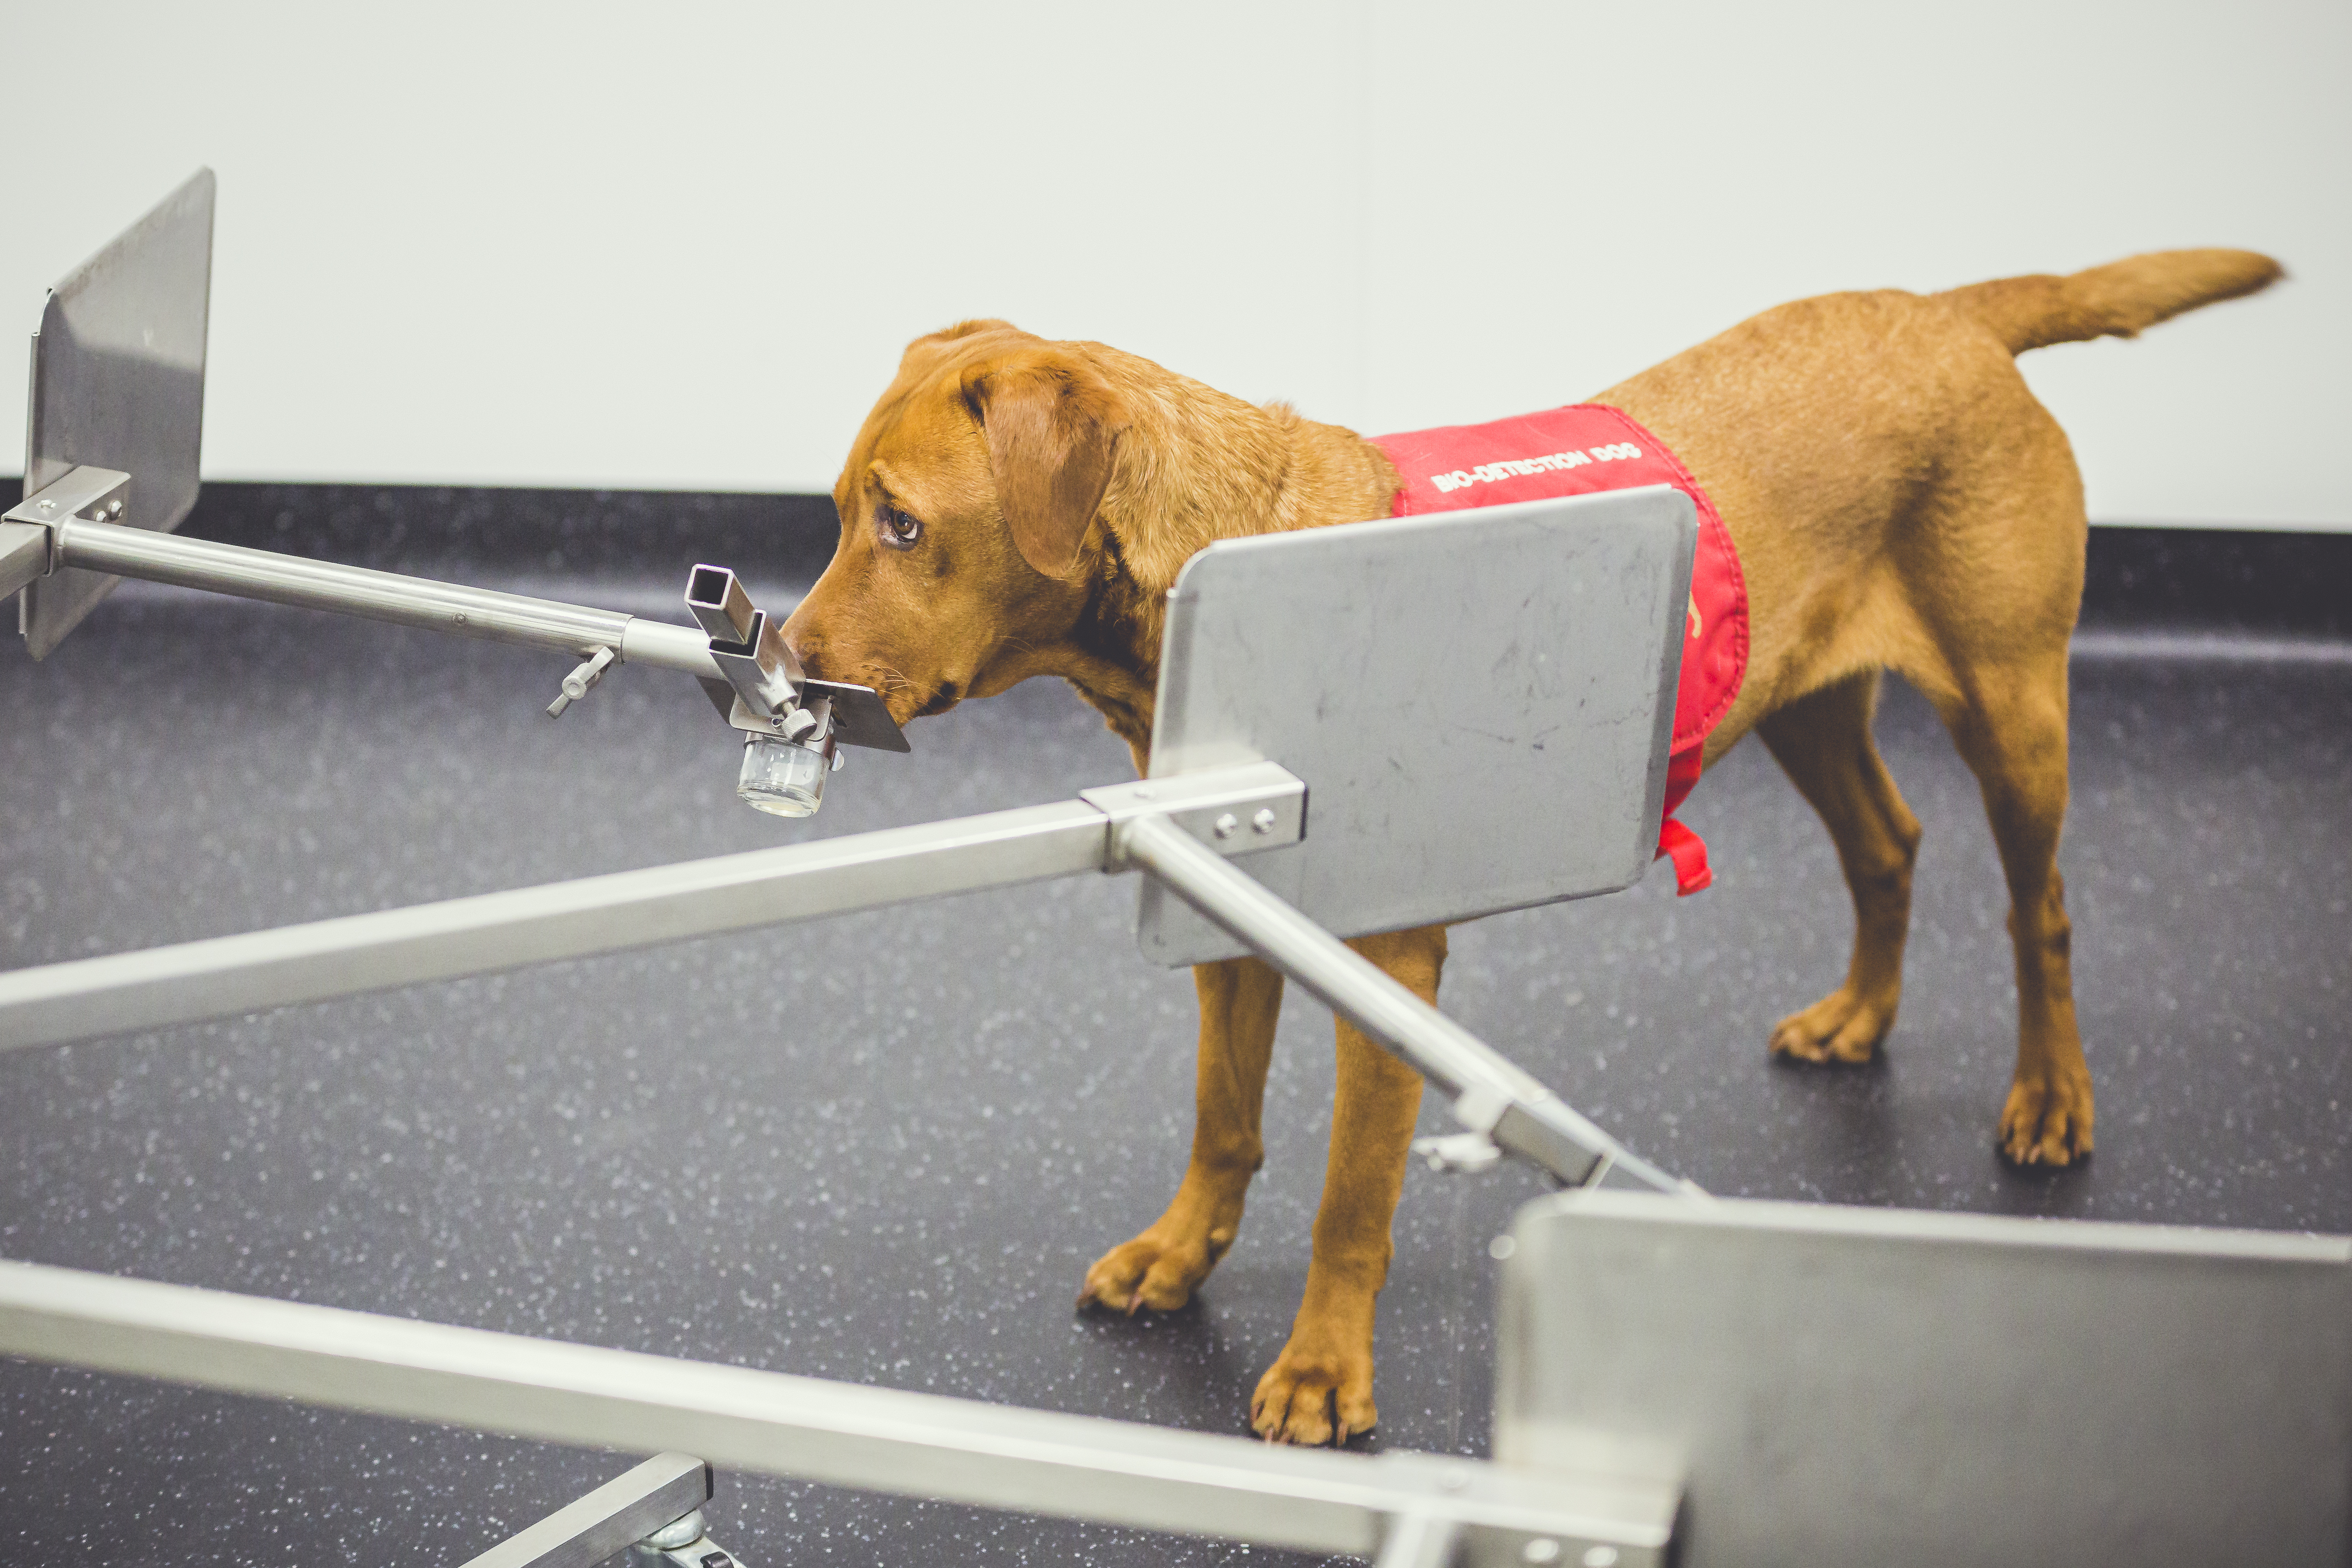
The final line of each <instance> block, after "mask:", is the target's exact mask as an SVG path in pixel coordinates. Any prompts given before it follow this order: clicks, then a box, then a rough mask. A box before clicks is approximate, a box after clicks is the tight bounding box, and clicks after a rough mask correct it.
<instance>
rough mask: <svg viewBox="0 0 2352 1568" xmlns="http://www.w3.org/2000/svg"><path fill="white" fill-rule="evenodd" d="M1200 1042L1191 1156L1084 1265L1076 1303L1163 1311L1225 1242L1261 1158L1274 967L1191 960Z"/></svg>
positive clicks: (1201, 1275) (1276, 1004) (1276, 1001)
mask: <svg viewBox="0 0 2352 1568" xmlns="http://www.w3.org/2000/svg"><path fill="white" fill-rule="evenodd" d="M1192 984H1193V986H1194V988H1195V989H1197V990H1198V991H1199V992H1200V996H1201V1049H1200V1060H1199V1064H1198V1067H1197V1070H1196V1071H1197V1076H1196V1078H1195V1081H1194V1085H1193V1119H1192V1162H1191V1164H1189V1165H1187V1166H1185V1167H1184V1180H1183V1183H1182V1184H1181V1186H1178V1187H1177V1189H1176V1197H1175V1198H1174V1199H1173V1200H1172V1201H1171V1202H1170V1204H1169V1205H1168V1212H1167V1213H1165V1214H1163V1215H1161V1216H1160V1218H1159V1219H1158V1220H1156V1221H1155V1222H1153V1224H1152V1226H1151V1228H1150V1229H1148V1230H1146V1231H1145V1232H1144V1233H1143V1234H1142V1235H1140V1236H1138V1237H1137V1238H1136V1239H1134V1240H1132V1241H1129V1242H1126V1243H1124V1244H1123V1245H1120V1246H1118V1247H1114V1248H1112V1249H1110V1250H1109V1251H1108V1252H1106V1253H1104V1254H1103V1255H1102V1257H1101V1258H1099V1259H1097V1260H1096V1262H1095V1266H1094V1267H1093V1268H1091V1269H1089V1270H1087V1282H1086V1288H1085V1289H1083V1290H1081V1291H1079V1292H1078V1305H1079V1306H1081V1307H1085V1306H1087V1305H1089V1304H1090V1303H1095V1302H1099V1303H1101V1304H1102V1305H1104V1306H1107V1307H1112V1308H1116V1309H1117V1310H1118V1311H1120V1312H1133V1311H1135V1309H1136V1308H1138V1307H1150V1308H1151V1309H1152V1310H1153V1311H1154V1312H1172V1311H1173V1310H1175V1309H1176V1308H1178V1307H1181V1306H1182V1305H1183V1304H1184V1303H1185V1302H1186V1301H1189V1300H1191V1299H1192V1287H1194V1286H1195V1285H1198V1284H1199V1283H1200V1282H1201V1281H1203V1280H1205V1279H1207V1278H1208V1277H1209V1270H1212V1269H1214V1268H1215V1267H1216V1266H1217V1260H1219V1259H1220V1258H1223V1256H1224V1255H1225V1249H1227V1248H1229V1247H1231V1246H1232V1245H1233V1244H1234V1234H1235V1233H1236V1232H1237V1231H1238V1230H1239V1229H1240V1228H1241V1222H1242V1199H1243V1197H1244V1195H1245V1194H1246V1193H1247V1192H1248V1190H1249V1184H1250V1177H1252V1176H1255V1175H1256V1174H1257V1168H1258V1166H1260V1165H1262V1164H1264V1163H1265V1139H1264V1138H1263V1137H1261V1136H1260V1135H1259V1131H1258V1128H1259V1123H1258V1114H1259V1111H1260V1109H1261V1107H1262V1106H1263V1104H1264V1103H1265V1068H1266V1062H1267V1061H1268V1060H1270V1059H1271V1058H1272V1056H1273V1054H1274V1026H1275V1021H1276V1018H1277V1017H1278V1016H1279V1015H1280V1013H1281V1011H1282V977H1281V976H1280V975H1278V974H1276V973H1275V971H1274V970H1273V969H1271V968H1269V967H1266V966H1265V964H1264V963H1262V962H1260V961H1259V960H1257V959H1255V958H1234V959H1229V960H1227V961H1226V962H1224V963H1222V964H1199V965H1195V966H1194V967H1193V969H1192Z"/></svg>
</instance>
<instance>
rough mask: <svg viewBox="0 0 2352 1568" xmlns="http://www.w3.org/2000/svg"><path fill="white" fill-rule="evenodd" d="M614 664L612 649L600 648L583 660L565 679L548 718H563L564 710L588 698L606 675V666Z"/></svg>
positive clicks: (549, 705) (549, 710)
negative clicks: (598, 681)
mask: <svg viewBox="0 0 2352 1568" xmlns="http://www.w3.org/2000/svg"><path fill="white" fill-rule="evenodd" d="M612 662H613V650H612V649H610V648H599V649H597V650H596V651H595V652H594V653H591V654H590V655H589V656H588V657H587V658H585V659H583V660H582V661H581V663H580V666H579V668H577V669H575V670H573V671H572V673H571V674H568V675H566V676H564V677H563V691H562V695H559V696H558V697H557V698H556V699H555V700H554V701H553V702H551V703H550V704H548V705H547V716H548V717H550V718H562V716H563V710H564V709H565V708H568V707H570V706H572V704H573V703H576V702H578V701H579V700H580V699H581V698H582V697H584V696H586V695H588V693H589V690H590V688H592V687H593V686H594V685H595V684H596V682H597V680H598V678H599V677H601V676H602V675H603V674H604V666H605V665H607V664H611V663H612Z"/></svg>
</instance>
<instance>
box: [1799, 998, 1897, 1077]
mask: <svg viewBox="0 0 2352 1568" xmlns="http://www.w3.org/2000/svg"><path fill="white" fill-rule="evenodd" d="M1894 1027H1895V1004H1894V1002H1893V1000H1892V999H1889V1000H1886V1001H1880V1000H1877V999H1876V998H1868V997H1863V996H1859V995H1857V994H1855V993H1854V992H1853V990H1851V989H1849V988H1846V987H1844V986H1840V987H1839V988H1837V989H1836V990H1834V991H1832V992H1831V993H1830V994H1829V995H1828V996H1826V997H1823V998H1822V999H1821V1000H1820V1001H1817V1002H1815V1003H1814V1004H1813V1005H1812V1006H1811V1007H1809V1008H1807V1009H1805V1010H1804V1011H1802V1012H1800V1013H1790V1015H1789V1016H1788V1017H1787V1018H1784V1019H1781V1020H1780V1022H1779V1023H1777V1024H1775V1025H1774V1026H1773V1027H1772V1046H1771V1051H1772V1054H1773V1055H1774V1056H1785V1057H1789V1058H1790V1059H1791V1060H1793V1061H1810V1062H1813V1063H1816V1064H1818V1065H1823V1066H1828V1065H1833V1064H1843V1065H1846V1066H1860V1065H1861V1064H1862V1063H1864V1062H1866V1061H1869V1060H1870V1059H1871V1058H1872V1057H1873V1056H1874V1055H1875V1054H1876V1053H1877V1051H1878V1042H1879V1041H1881V1040H1885V1038H1886V1031H1887V1030H1891V1029H1893V1028H1894Z"/></svg>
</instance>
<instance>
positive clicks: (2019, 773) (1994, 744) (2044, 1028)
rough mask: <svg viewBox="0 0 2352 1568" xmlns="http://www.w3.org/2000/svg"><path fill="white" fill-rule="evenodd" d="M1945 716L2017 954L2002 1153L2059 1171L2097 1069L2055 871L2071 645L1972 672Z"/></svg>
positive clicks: (2082, 1136) (2077, 1134)
mask: <svg viewBox="0 0 2352 1568" xmlns="http://www.w3.org/2000/svg"><path fill="white" fill-rule="evenodd" d="M1938 706H1944V707H1945V713H1944V722H1945V725H1946V726H1947V727H1948V728H1949V729H1950V730H1951V732H1952V739H1953V741H1954V742H1955V743H1956V744H1957V745H1958V747H1959V751H1960V755H1961V757H1962V758H1965V759H1966V760H1967V762H1968V765H1969V769H1970V770H1971V771H1973V772H1974V773H1975V774H1976V776H1977V782H1978V785H1979V787H1980V788H1981V789H1982V790H1983V792H1984V803H1985V815H1986V816H1987V817H1989V818H1990V819H1991V822H1992V836H1993V842H1994V844H1995V845H1996V846H1997V847H1998V848H1999V850H2000V867H2001V873H2002V875H2003V876H2004V877H2005V878H2006V879H2007V881H2008V883H2009V897H2010V911H2009V934H2010V940H2011V943H2012V944H2013V945H2014V946H2015V948H2016V955H2017V1075H2016V1078H2015V1079H2014V1080H2013V1081H2012V1082H2011V1085H2010V1091H2009V1099H2008V1102H2007V1103H2005V1104H2004V1105H2003V1106H2002V1107H2001V1113H2000V1133H1999V1143H2000V1152H2001V1154H2002V1155H2004V1156H2006V1157H2007V1158H2008V1159H2010V1160H2011V1161H2013V1162H2014V1163H2016V1164H2018V1165H2045V1166H2063V1165H2070V1164H2072V1163H2073V1162H2074V1160H2075V1159H2076V1158H2077V1157H2078V1156H2081V1155H2088V1154H2089V1153H2090V1152H2091V1109H2092V1107H2091V1070H2090V1066H2089V1064H2088V1063H2087V1062H2085V1061H2084V1059H2083V1036H2082V1032H2081V1030H2079V1029H2078V1028H2077V1026H2076V1024H2075V1021H2074V971H2073V964H2072V954H2073V946H2074V927H2073V925H2072V923H2071V922H2069V921H2068V919H2067V918H2066V902H2065V883H2064V882H2063V879H2062V878H2061V877H2060V876H2059V874H2058V834H2059V830H2060V829H2061V827H2062V826H2063V824H2064V821H2065V816H2066V651H2065V645H2064V644H2063V643H2059V644H2058V646H2057V648H2056V649H2055V651H2054V652H2050V653H2043V654H2042V655H2041V656H2039V657H2037V658H2033V659H2031V660H2021V661H2017V662H2013V663H2009V664H2001V665H1997V666H1993V667H1990V668H1988V667H1982V666H1979V667H1977V668H1975V669H1972V670H1971V671H1970V672H1969V680H1968V683H1967V690H1966V692H1965V694H1964V695H1962V697H1961V698H1960V699H1959V700H1958V702H1955V703H1951V704H1948V705H1938Z"/></svg>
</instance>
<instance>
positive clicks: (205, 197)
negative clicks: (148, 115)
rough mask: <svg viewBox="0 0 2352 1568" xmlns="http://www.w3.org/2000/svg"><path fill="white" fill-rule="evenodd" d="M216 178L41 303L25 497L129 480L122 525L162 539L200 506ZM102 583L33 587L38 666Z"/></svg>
mask: <svg viewBox="0 0 2352 1568" xmlns="http://www.w3.org/2000/svg"><path fill="white" fill-rule="evenodd" d="M212 267H213V172H212V171H211V170H209V169H199V170H197V171H196V172H195V174H194V176H193V177H192V178H191V179H190V180H189V181H188V182H187V183H185V184H184V185H182V186H181V187H180V188H179V189H178V190H176V191H174V192H173V193H171V194H170V195H168V196H166V197H164V198H163V201H162V202H161V203H160V204H157V205H156V207H155V209H154V210H153V211H152V212H151V213H149V214H147V215H146V216H145V217H143V218H141V219H140V220H139V221H138V222H137V223H135V224H133V225H131V227H130V228H128V229H126V230H124V231H123V233H122V234H121V235H119V236H117V237H116V239H115V240H114V241H113V243H112V244H110V245H109V246H107V247H106V248H105V249H103V250H101V251H100V252H99V253H98V254H97V255H96V256H91V257H90V258H89V260H88V261H85V262H83V263H82V264H81V265H80V266H79V267H76V268H74V270H73V271H72V272H70V273H68V274H67V276H66V277H65V278H64V279H63V280H62V281H61V282H59V283H58V286H57V287H55V288H52V289H51V290H50V291H49V298H48V303H47V305H46V306H45V307H44V308H42V311H41V325H40V329H39V330H37V332H35V333H34V335H33V370H32V390H31V393H30V396H29V397H28V398H27V400H26V420H25V494H26V495H28V496H29V495H31V494H33V493H34V492H35V491H36V490H39V489H41V488H42V487H44V486H47V485H51V484H54V483H55V482H56V481H57V480H58V479H60V478H62V477H63V476H65V475H66V473H67V472H68V470H69V469H71V468H73V467H75V466H76V465H80V464H89V465H95V466H97V467H100V468H120V469H122V470H123V471H124V472H126V473H128V474H129V475H130V476H131V502H130V507H129V509H128V510H127V511H126V512H125V513H124V516H123V518H122V521H124V522H125V523H127V524H129V525H130V526H131V527H133V528H157V529H162V530H164V531H166V532H168V531H169V530H171V529H173V528H178V527H179V526H180V522H181V519H183V518H184V517H186V516H187V515H188V509H189V508H190V507H194V505H195V504H196V471H197V457H198V454H199V451H200V449H201V447H202V445H203V441H204V415H205V319H206V314H207V310H208V304H209V300H210V298H211V294H212ZM114 582H115V580H114V579H113V578H111V577H108V576H105V575H103V574H100V573H96V572H88V571H72V570H67V571H60V572H58V573H57V574H56V575H55V576H52V577H47V578H43V579H41V580H38V581H36V582H32V583H28V584H26V588H25V595H24V599H23V605H24V609H23V611H22V613H21V618H20V622H19V624H20V625H21V627H22V629H23V631H24V633H25V641H26V644H27V645H28V646H29V647H30V648H31V650H32V653H33V657H35V658H37V659H38V658H42V657H44V656H46V655H47V653H48V652H49V650H50V649H52V648H54V647H56V646H57V645H58V643H60V642H62V641H63V640H64V638H65V635H66V633H67V632H70V631H72V630H73V629H74V626H75V624H76V623H77V622H79V621H80V620H81V618H82V617H83V616H85V615H87V614H89V612H90V610H91V608H92V607H93V606H95V605H96V604H97V603H98V601H100V600H101V599H103V598H105V597H106V595H107V592H108V591H110V589H112V588H113V586H114Z"/></svg>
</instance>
